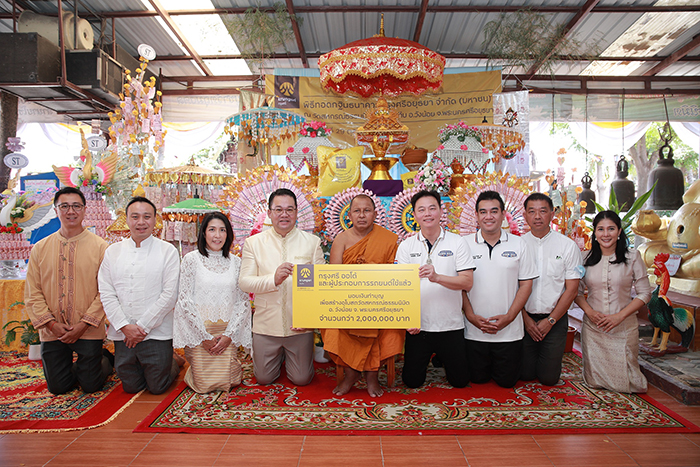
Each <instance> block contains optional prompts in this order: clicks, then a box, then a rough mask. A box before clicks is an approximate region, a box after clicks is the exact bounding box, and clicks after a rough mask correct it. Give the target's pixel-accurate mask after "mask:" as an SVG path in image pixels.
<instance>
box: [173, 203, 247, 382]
mask: <svg viewBox="0 0 700 467" xmlns="http://www.w3.org/2000/svg"><path fill="white" fill-rule="evenodd" d="M232 243H233V230H232V229H231V224H230V222H229V220H228V219H227V218H226V216H225V215H223V214H221V213H219V212H214V213H211V214H207V215H206V216H205V217H204V220H203V221H202V226H201V229H200V231H199V237H198V240H197V250H195V251H192V252H190V253H188V254H187V255H185V257H184V258H183V259H182V264H181V266H180V294H179V296H178V300H177V304H176V305H175V320H174V325H173V328H174V329H173V331H174V332H173V334H174V335H173V345H174V346H175V347H177V348H182V347H184V348H185V358H186V359H187V361H188V362H189V364H190V367H189V369H188V370H187V373H186V374H185V383H187V385H188V386H189V387H191V388H192V389H193V390H194V391H196V392H199V393H206V392H211V391H228V390H230V389H231V387H233V386H237V385H238V384H240V382H241V374H242V371H241V364H240V362H239V361H238V359H237V358H236V352H237V349H238V347H239V346H243V347H244V348H246V349H247V350H250V348H251V340H252V332H251V311H250V299H249V296H248V294H247V293H244V292H241V290H240V289H239V288H238V274H239V271H240V265H241V260H240V258H238V257H237V256H234V255H233V254H231V253H230V249H231V244H232Z"/></svg>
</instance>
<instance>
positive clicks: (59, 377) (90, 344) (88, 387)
mask: <svg viewBox="0 0 700 467" xmlns="http://www.w3.org/2000/svg"><path fill="white" fill-rule="evenodd" d="M73 352H75V353H76V354H78V359H77V360H76V362H75V363H73ZM41 362H42V364H43V366H44V377H46V386H47V388H48V390H49V392H51V393H52V394H65V393H67V392H69V391H71V390H72V389H73V388H74V387H75V386H76V385H80V387H81V388H82V390H83V391H85V392H87V393H91V392H97V391H99V390H100V389H102V387H103V386H104V384H105V381H106V380H107V377H108V376H109V375H110V373H112V364H111V363H110V362H109V360H108V359H107V357H105V356H104V355H103V354H102V340H101V339H100V340H93V339H78V340H77V341H75V342H74V343H72V344H64V343H63V342H61V341H48V342H42V343H41Z"/></svg>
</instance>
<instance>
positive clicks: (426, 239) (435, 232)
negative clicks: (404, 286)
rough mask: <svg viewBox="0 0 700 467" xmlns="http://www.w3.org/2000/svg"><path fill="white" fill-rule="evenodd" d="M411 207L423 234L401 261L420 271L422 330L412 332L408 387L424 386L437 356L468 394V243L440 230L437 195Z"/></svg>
mask: <svg viewBox="0 0 700 467" xmlns="http://www.w3.org/2000/svg"><path fill="white" fill-rule="evenodd" d="M411 204H412V206H413V213H414V216H415V218H416V222H418V225H419V226H420V231H419V232H418V234H417V235H414V236H412V237H409V238H407V239H406V240H404V241H403V242H401V244H400V245H399V249H398V251H397V253H396V261H397V262H398V263H399V264H419V265H420V269H419V270H418V277H420V305H421V306H420V307H421V327H420V328H419V329H408V330H407V334H406V348H405V351H404V352H405V353H404V366H403V375H402V378H403V382H404V383H405V384H406V386H408V387H409V388H417V387H419V386H421V385H423V383H424V382H425V377H426V371H427V368H428V363H430V358H431V356H432V355H433V353H434V354H436V355H437V357H438V358H439V359H440V360H441V361H442V363H443V365H444V367H445V375H446V376H447V381H448V382H449V383H450V384H451V385H452V386H454V387H458V388H462V387H465V386H466V385H467V384H469V370H468V368H467V358H466V350H465V343H464V321H463V320H462V290H467V291H468V290H470V289H471V288H472V279H473V274H474V271H473V269H474V268H475V266H474V261H473V259H472V255H471V252H470V250H469V246H468V245H467V242H466V241H465V240H464V239H463V238H462V237H460V236H459V235H456V234H453V233H451V232H446V231H445V230H443V229H442V227H440V217H441V216H442V208H441V206H440V195H439V194H437V192H435V191H425V190H424V191H420V192H418V193H416V194H415V195H414V196H413V198H412V199H411Z"/></svg>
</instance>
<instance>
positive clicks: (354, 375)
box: [321, 195, 405, 397]
mask: <svg viewBox="0 0 700 467" xmlns="http://www.w3.org/2000/svg"><path fill="white" fill-rule="evenodd" d="M376 214H377V213H376V211H375V206H374V201H372V198H370V197H369V196H367V195H357V196H355V197H354V198H353V199H352V201H351V202H350V208H349V215H350V220H351V221H352V228H350V229H349V230H346V231H345V232H342V233H340V234H339V235H338V236H337V237H336V238H335V240H334V241H333V246H332V247H331V264H392V263H393V262H394V257H395V256H396V249H397V247H398V244H397V242H398V237H397V236H396V234H394V233H393V232H390V231H388V230H387V229H385V228H384V227H382V226H379V225H376V224H375V223H374V219H375V217H376ZM321 335H322V336H323V347H324V349H325V350H326V351H327V352H328V353H329V354H330V355H331V358H332V359H333V361H334V362H335V363H336V365H341V366H343V367H345V368H344V369H345V377H344V378H343V380H342V381H341V382H340V383H338V386H337V387H336V388H335V389H333V394H336V395H338V396H342V395H343V394H346V393H347V392H348V391H350V389H351V388H352V386H353V385H354V384H355V383H356V382H357V381H359V379H360V377H361V376H362V372H363V371H364V372H365V378H366V379H367V391H368V392H369V395H370V396H372V397H379V396H381V395H382V394H383V391H382V388H381V387H380V386H379V378H378V374H379V367H380V366H381V364H382V362H383V361H384V360H386V359H388V358H390V357H392V356H394V355H397V354H400V353H401V352H402V350H403V343H404V335H405V331H403V330H399V329H378V330H377V329H322V330H321Z"/></svg>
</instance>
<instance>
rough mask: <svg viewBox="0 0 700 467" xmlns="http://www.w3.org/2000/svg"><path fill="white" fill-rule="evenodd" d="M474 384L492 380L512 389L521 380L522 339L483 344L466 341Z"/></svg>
mask: <svg viewBox="0 0 700 467" xmlns="http://www.w3.org/2000/svg"><path fill="white" fill-rule="evenodd" d="M466 344H467V356H468V357H467V360H468V361H469V371H470V373H471V380H472V383H478V384H483V383H487V382H489V380H491V378H493V380H494V381H495V382H496V384H498V385H499V386H501V387H504V388H512V387H513V386H515V383H517V382H518V379H519V378H520V366H521V363H522V355H521V353H522V350H523V341H522V339H520V340H517V341H513V342H481V341H474V340H470V339H466Z"/></svg>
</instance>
